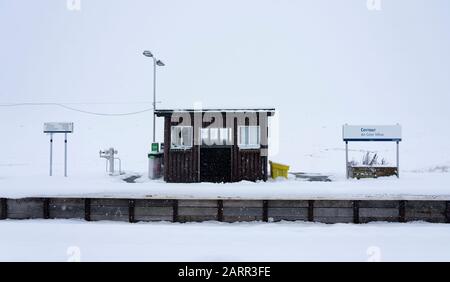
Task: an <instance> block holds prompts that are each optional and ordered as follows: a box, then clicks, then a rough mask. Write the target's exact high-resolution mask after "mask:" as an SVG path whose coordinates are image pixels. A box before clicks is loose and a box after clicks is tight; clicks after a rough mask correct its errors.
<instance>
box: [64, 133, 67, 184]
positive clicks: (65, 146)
mask: <svg viewBox="0 0 450 282" xmlns="http://www.w3.org/2000/svg"><path fill="white" fill-rule="evenodd" d="M64 177H67V133H64Z"/></svg>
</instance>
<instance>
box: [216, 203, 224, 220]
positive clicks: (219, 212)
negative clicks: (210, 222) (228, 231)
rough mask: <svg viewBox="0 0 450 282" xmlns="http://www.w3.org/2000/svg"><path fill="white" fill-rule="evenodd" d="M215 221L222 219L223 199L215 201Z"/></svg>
mask: <svg viewBox="0 0 450 282" xmlns="http://www.w3.org/2000/svg"><path fill="white" fill-rule="evenodd" d="M217 221H223V200H218V201H217Z"/></svg>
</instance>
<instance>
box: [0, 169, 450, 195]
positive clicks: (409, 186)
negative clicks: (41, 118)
mask: <svg viewBox="0 0 450 282" xmlns="http://www.w3.org/2000/svg"><path fill="white" fill-rule="evenodd" d="M122 178H123V176H122V177H118V176H113V177H111V176H108V175H105V174H103V173H97V174H95V173H92V174H80V175H73V176H71V177H68V178H64V177H62V176H54V177H49V176H46V175H40V176H39V175H35V176H33V177H21V176H14V177H3V178H0V187H1V189H0V197H4V198H22V197H41V196H48V197H58V196H61V197H112V198H120V197H122V198H153V199H164V198H168V199H171V198H172V199H173V198H177V199H189V198H198V199H218V198H222V199H226V198H234V199H346V200H358V199H359V200H364V199H391V200H395V199H398V200H414V199H424V200H425V199H427V200H450V190H449V187H448V183H450V174H449V173H404V174H402V176H401V178H400V179H397V178H396V177H388V178H379V179H361V180H346V179H345V178H344V177H339V176H335V177H332V179H333V180H334V181H333V182H309V181H301V180H295V179H292V178H291V179H289V180H283V179H277V180H275V181H274V180H269V181H268V182H257V183H253V182H245V181H244V182H238V183H228V184H214V183H192V184H174V183H165V182H164V181H162V180H160V181H152V180H149V179H147V177H146V175H143V176H142V178H141V179H138V180H137V183H126V182H124V181H123V180H122Z"/></svg>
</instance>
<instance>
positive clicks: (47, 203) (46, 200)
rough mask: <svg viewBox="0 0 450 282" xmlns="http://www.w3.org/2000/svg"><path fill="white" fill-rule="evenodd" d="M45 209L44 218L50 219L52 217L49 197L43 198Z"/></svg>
mask: <svg viewBox="0 0 450 282" xmlns="http://www.w3.org/2000/svg"><path fill="white" fill-rule="evenodd" d="M43 211H44V214H43V216H44V219H49V218H50V199H49V198H44V199H43Z"/></svg>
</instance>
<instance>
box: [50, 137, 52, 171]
mask: <svg viewBox="0 0 450 282" xmlns="http://www.w3.org/2000/svg"><path fill="white" fill-rule="evenodd" d="M52 166H53V133H50V176H52Z"/></svg>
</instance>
